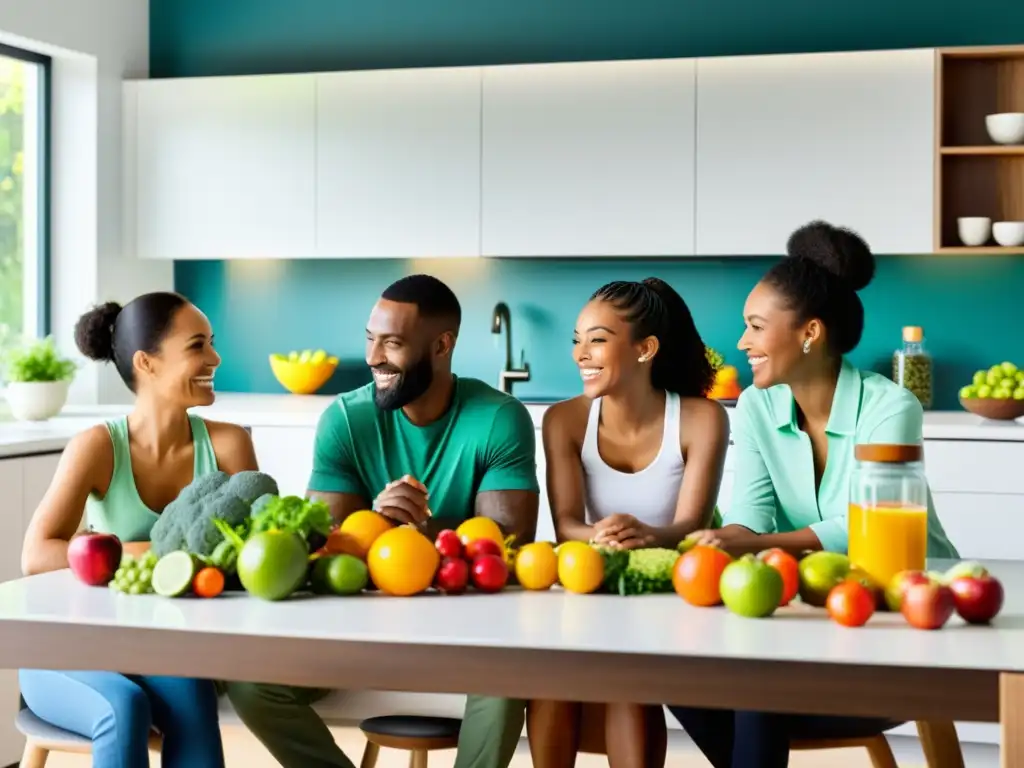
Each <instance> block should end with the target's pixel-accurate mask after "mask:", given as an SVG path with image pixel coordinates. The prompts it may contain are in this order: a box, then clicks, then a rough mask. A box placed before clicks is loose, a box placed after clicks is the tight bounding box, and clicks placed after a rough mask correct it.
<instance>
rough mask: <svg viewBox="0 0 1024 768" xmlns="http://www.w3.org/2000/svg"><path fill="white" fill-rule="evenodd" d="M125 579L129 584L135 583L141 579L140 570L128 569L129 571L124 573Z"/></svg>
mask: <svg viewBox="0 0 1024 768" xmlns="http://www.w3.org/2000/svg"><path fill="white" fill-rule="evenodd" d="M124 580H125V581H126V582H127V583H128V584H134V583H135V582H136V581H138V580H139V572H138V571H136V570H135V569H132V570H130V571H128V573H126V574H125V575H124Z"/></svg>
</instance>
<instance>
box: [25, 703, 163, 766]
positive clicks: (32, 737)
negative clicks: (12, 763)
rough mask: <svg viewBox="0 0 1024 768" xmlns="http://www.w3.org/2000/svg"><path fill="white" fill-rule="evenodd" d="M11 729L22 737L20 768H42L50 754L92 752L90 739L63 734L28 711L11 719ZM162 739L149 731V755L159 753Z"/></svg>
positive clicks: (69, 733)
mask: <svg viewBox="0 0 1024 768" xmlns="http://www.w3.org/2000/svg"><path fill="white" fill-rule="evenodd" d="M14 727H15V728H17V729H18V730H19V731H20V732H21V734H22V735H23V736H24V737H25V751H24V752H23V753H22V755H21V768H44V766H45V765H46V760H47V758H48V757H49V756H50V753H51V752H77V753H78V754H84V755H88V754H91V753H92V739H87V738H86V737H85V736H79V735H78V734H77V733H72V732H71V731H65V730H64V729H63V728H58V727H57V726H55V725H50V724H49V723H48V722H46V721H45V720H41V719H39V718H38V717H36V715H35V714H34V713H33V712H32V710H30V709H22V710H21V711H20V712H18V716H17V717H16V718H15V720H14ZM162 743H163V740H162V739H161V738H160V734H158V733H156V732H153V733H152V734H150V737H149V749H150V751H151V752H157V753H159V752H160V747H161V745H162Z"/></svg>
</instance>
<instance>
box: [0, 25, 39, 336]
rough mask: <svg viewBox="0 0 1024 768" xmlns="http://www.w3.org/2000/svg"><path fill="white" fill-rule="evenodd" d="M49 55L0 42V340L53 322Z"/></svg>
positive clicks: (32, 332) (29, 333)
mask: <svg viewBox="0 0 1024 768" xmlns="http://www.w3.org/2000/svg"><path fill="white" fill-rule="evenodd" d="M49 82H50V59H49V57H47V56H41V55H39V54H35V53H31V52H29V51H23V50H21V49H18V48H11V47H8V46H6V45H2V44H0V347H2V346H3V345H4V344H5V343H6V342H10V341H13V340H15V339H19V338H23V337H24V338H34V337H41V336H45V335H47V334H48V333H49V332H50V327H49V326H50V321H49V314H50V313H49V275H48V268H49V205H48V199H49V198H48V189H47V187H48V184H47V182H48V180H49V178H48V177H49V173H48V149H49V134H50V131H49V127H50V125H49V106H50V104H49V102H50V87H49Z"/></svg>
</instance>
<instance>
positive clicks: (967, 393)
mask: <svg viewBox="0 0 1024 768" xmlns="http://www.w3.org/2000/svg"><path fill="white" fill-rule="evenodd" d="M974 395H975V390H974V387H971V386H967V387H963V388H961V389H960V397H962V398H963V399H964V400H970V399H971V398H972V397H974Z"/></svg>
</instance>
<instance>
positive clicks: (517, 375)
mask: <svg viewBox="0 0 1024 768" xmlns="http://www.w3.org/2000/svg"><path fill="white" fill-rule="evenodd" d="M502 331H504V332H505V366H504V367H503V368H502V369H501V371H499V372H498V389H499V390H501V391H502V392H505V393H506V394H512V384H513V383H514V382H517V381H529V380H530V364H529V363H528V362H526V352H525V350H524V351H523V364H522V367H521V368H515V367H514V365H513V363H512V313H511V311H510V310H509V308H508V304H506V303H505V302H503V301H499V302H498V303H497V304H496V305H495V307H494V311H493V312H492V313H491V333H501V332H502Z"/></svg>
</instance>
